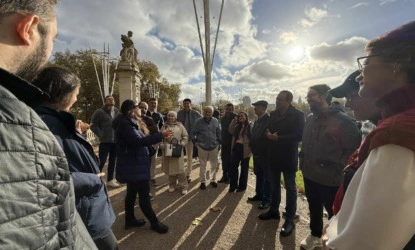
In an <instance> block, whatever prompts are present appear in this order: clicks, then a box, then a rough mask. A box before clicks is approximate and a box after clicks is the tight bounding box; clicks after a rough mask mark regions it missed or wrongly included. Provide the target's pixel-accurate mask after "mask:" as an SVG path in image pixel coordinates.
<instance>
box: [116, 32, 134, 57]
mask: <svg viewBox="0 0 415 250" xmlns="http://www.w3.org/2000/svg"><path fill="white" fill-rule="evenodd" d="M132 36H133V32H132V31H128V33H127V35H121V41H122V42H123V44H122V50H121V52H120V56H121V61H127V62H130V63H134V64H136V63H137V61H138V59H137V56H138V51H137V49H136V48H135V47H134V42H133V40H132V39H131V37H132Z"/></svg>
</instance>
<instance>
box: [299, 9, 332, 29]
mask: <svg viewBox="0 0 415 250" xmlns="http://www.w3.org/2000/svg"><path fill="white" fill-rule="evenodd" d="M304 13H305V15H306V18H303V19H301V21H300V24H301V26H303V27H304V28H311V27H313V26H314V25H316V24H318V23H319V22H321V20H323V19H324V18H326V17H327V16H328V12H327V11H326V10H324V9H319V8H316V7H313V8H311V9H307V10H305V12H304Z"/></svg>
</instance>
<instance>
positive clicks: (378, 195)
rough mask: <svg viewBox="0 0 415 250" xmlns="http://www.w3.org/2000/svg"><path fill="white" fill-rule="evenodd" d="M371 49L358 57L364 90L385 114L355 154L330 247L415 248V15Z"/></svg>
mask: <svg viewBox="0 0 415 250" xmlns="http://www.w3.org/2000/svg"><path fill="white" fill-rule="evenodd" d="M366 52H367V56H364V57H360V58H358V60H357V61H358V65H359V69H360V71H361V74H360V75H359V76H358V78H357V80H358V81H359V83H360V91H359V95H361V96H362V97H374V98H378V102H377V105H378V106H379V108H380V109H381V110H382V118H383V119H382V120H381V121H380V123H379V124H378V127H377V128H376V129H375V130H373V131H372V132H371V133H370V134H369V135H368V136H367V137H366V139H365V141H364V142H363V143H362V145H361V146H360V148H359V150H358V152H357V153H356V154H355V157H354V158H353V161H352V164H353V165H354V168H355V169H357V171H356V173H355V174H354V176H353V178H352V180H351V181H350V184H349V185H348V188H347V191H346V192H345V193H344V197H343V199H342V203H341V208H340V206H339V208H340V210H339V211H338V213H337V215H336V216H335V217H333V219H332V220H331V222H330V225H329V227H328V228H327V237H328V241H327V247H328V248H330V249H377V250H379V249H415V240H414V237H413V236H414V233H415V216H413V211H414V209H415V195H414V193H413V192H414V190H415V21H413V22H410V23H408V24H405V25H403V26H401V27H399V28H397V29H395V30H392V31H390V32H388V33H386V34H384V35H382V36H380V37H378V38H376V39H374V40H372V41H370V42H369V43H368V44H367V45H366ZM340 195H341V194H340ZM340 200H341V199H340ZM338 205H339V204H338Z"/></svg>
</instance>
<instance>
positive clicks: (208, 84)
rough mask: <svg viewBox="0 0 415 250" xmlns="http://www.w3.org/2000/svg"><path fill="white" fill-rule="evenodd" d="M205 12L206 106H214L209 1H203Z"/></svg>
mask: <svg viewBox="0 0 415 250" xmlns="http://www.w3.org/2000/svg"><path fill="white" fill-rule="evenodd" d="M203 3H204V5H203V8H204V10H205V44H206V46H205V49H206V53H205V56H206V60H205V81H206V105H208V106H210V105H212V75H211V69H210V67H211V66H210V65H211V64H210V15H209V0H203Z"/></svg>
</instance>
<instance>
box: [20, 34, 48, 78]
mask: <svg viewBox="0 0 415 250" xmlns="http://www.w3.org/2000/svg"><path fill="white" fill-rule="evenodd" d="M44 58H46V44H45V40H44V39H41V40H40V44H39V46H38V48H36V49H35V50H34V52H33V53H32V54H31V55H29V56H28V57H27V58H25V59H24V61H23V63H22V64H21V65H20V66H19V68H18V69H17V71H16V75H17V76H19V77H21V78H23V79H25V80H26V81H29V82H31V81H33V80H34V79H35V77H36V76H37V75H38V74H39V73H40V72H41V71H42V69H43V68H44V67H45V65H46V62H45V61H44Z"/></svg>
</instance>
